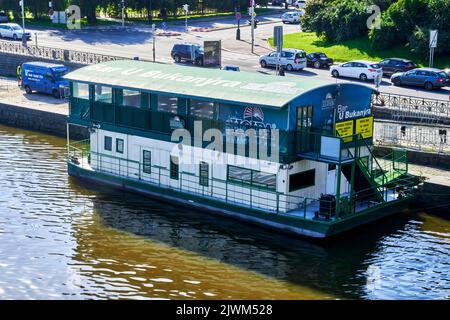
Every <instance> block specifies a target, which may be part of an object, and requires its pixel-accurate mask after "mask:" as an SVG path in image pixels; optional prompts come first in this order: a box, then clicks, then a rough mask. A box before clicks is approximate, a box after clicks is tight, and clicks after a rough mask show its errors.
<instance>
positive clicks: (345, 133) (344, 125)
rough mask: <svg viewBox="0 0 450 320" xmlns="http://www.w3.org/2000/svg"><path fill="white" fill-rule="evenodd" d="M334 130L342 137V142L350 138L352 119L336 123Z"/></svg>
mask: <svg viewBox="0 0 450 320" xmlns="http://www.w3.org/2000/svg"><path fill="white" fill-rule="evenodd" d="M336 132H337V133H338V135H339V136H340V137H342V138H343V140H344V142H349V141H351V140H352V135H353V120H350V121H344V122H338V123H336Z"/></svg>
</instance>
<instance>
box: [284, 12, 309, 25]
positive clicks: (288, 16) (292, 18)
mask: <svg viewBox="0 0 450 320" xmlns="http://www.w3.org/2000/svg"><path fill="white" fill-rule="evenodd" d="M304 13H305V11H303V10H299V11H295V12H286V13H284V14H283V15H282V16H281V21H282V22H283V23H300V18H301V16H302V15H303V14H304Z"/></svg>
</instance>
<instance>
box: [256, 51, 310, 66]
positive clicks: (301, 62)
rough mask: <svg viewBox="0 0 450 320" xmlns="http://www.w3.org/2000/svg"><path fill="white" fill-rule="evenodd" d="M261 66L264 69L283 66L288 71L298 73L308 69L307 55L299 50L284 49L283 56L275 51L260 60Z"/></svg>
mask: <svg viewBox="0 0 450 320" xmlns="http://www.w3.org/2000/svg"><path fill="white" fill-rule="evenodd" d="M259 64H260V65H261V67H263V68H267V67H275V66H276V65H277V64H279V65H281V66H283V68H284V69H286V70H287V71H294V70H295V71H297V70H303V69H304V68H306V53H305V51H303V50H298V49H283V50H282V51H281V54H278V53H277V52H276V51H273V52H271V53H269V54H266V55H263V56H261V57H260V58H259Z"/></svg>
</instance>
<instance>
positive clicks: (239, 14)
mask: <svg viewBox="0 0 450 320" xmlns="http://www.w3.org/2000/svg"><path fill="white" fill-rule="evenodd" d="M241 18H242V15H241V13H240V12H236V20H241Z"/></svg>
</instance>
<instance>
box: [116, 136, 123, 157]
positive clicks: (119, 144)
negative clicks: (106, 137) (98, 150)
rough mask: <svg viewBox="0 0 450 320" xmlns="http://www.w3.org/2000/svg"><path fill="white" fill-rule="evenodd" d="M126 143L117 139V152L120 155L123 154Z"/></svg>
mask: <svg viewBox="0 0 450 320" xmlns="http://www.w3.org/2000/svg"><path fill="white" fill-rule="evenodd" d="M123 146H124V143H123V139H119V138H117V139H116V152H118V153H123V149H124V147H123Z"/></svg>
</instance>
